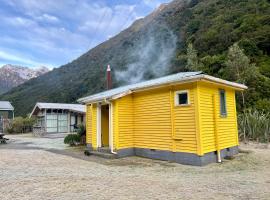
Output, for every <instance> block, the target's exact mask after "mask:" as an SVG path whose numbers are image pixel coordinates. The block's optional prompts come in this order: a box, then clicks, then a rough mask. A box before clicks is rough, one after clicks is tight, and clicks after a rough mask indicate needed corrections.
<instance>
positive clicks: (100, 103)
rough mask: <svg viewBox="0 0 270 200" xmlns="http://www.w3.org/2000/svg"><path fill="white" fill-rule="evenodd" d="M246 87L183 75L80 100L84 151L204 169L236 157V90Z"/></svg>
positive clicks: (192, 74)
mask: <svg viewBox="0 0 270 200" xmlns="http://www.w3.org/2000/svg"><path fill="white" fill-rule="evenodd" d="M246 88H247V87H246V86H245V85H242V84H238V83H233V82H229V81H226V80H222V79H219V78H215V77H212V76H209V75H205V74H202V73H201V72H185V73H178V74H174V75H170V76H165V77H161V78H158V79H153V80H150V81H145V82H142V83H137V84H132V85H128V86H124V87H119V88H116V89H112V90H108V91H105V92H102V93H98V94H95V95H91V96H88V97H85V98H81V99H79V102H81V103H84V104H86V105H87V114H86V129H87V135H86V140H87V147H88V148H89V150H91V151H97V152H99V151H102V152H104V151H107V153H110V154H113V155H115V157H125V156H134V155H136V156H142V157H147V158H153V159H160V160H168V161H173V162H177V163H182V164H190V165H199V166H201V165H205V164H208V163H211V162H216V161H219V162H220V161H221V159H222V158H224V157H225V156H230V155H234V154H237V153H238V144H239V142H238V129H237V114H236V102H235V92H236V91H242V90H244V89H246Z"/></svg>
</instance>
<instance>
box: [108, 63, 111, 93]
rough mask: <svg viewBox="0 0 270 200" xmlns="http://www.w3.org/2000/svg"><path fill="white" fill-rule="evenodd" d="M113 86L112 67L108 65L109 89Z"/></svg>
mask: <svg viewBox="0 0 270 200" xmlns="http://www.w3.org/2000/svg"><path fill="white" fill-rule="evenodd" d="M111 88H112V77H111V67H110V65H108V67H107V89H108V90H110V89H111Z"/></svg>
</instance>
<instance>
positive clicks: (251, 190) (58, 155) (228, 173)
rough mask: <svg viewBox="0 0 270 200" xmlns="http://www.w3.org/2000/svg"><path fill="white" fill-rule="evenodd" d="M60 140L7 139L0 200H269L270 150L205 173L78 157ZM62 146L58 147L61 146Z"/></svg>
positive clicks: (255, 150)
mask: <svg viewBox="0 0 270 200" xmlns="http://www.w3.org/2000/svg"><path fill="white" fill-rule="evenodd" d="M61 141H63V139H61V138H56V139H50V138H33V137H31V136H30V135H23V136H22V135H20V136H18V135H17V136H11V142H10V144H7V145H1V146H0V199H1V200H5V199H9V200H11V199H12V200H13V199H20V200H22V199H23V200H24V199H25V200H26V199H27V200H31V199H33V200H34V199H35V200H36V199H67V200H68V199H72V200H76V199H78V200H84V199H183V200H185V199H188V200H191V199H222V200H223V199H245V200H246V199H270V150H269V149H263V148H262V147H258V145H245V146H242V148H245V149H251V150H252V152H251V153H243V154H239V155H238V156H237V157H236V158H235V159H234V160H230V161H225V162H223V163H222V164H211V165H208V166H205V167H193V166H185V165H180V164H174V163H169V162H164V161H156V160H150V159H143V158H138V157H130V158H124V159H117V160H106V159H102V158H97V157H94V156H90V157H85V156H83V153H82V150H81V149H78V148H75V149H70V148H69V147H67V146H65V145H63V144H62V142H61ZM60 145H62V146H60Z"/></svg>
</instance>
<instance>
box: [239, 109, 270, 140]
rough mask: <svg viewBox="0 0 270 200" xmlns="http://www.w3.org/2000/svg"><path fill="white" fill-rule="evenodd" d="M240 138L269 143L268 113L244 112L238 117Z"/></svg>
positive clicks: (269, 117)
mask: <svg viewBox="0 0 270 200" xmlns="http://www.w3.org/2000/svg"><path fill="white" fill-rule="evenodd" d="M238 128H239V133H240V138H241V139H243V140H244V141H246V140H257V141H260V142H269V139H270V113H265V112H263V111H258V110H245V111H244V112H243V113H241V114H240V115H239V116H238Z"/></svg>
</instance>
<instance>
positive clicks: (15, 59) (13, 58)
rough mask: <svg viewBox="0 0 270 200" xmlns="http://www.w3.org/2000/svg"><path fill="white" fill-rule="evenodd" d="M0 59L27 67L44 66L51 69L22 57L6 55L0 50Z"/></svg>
mask: <svg viewBox="0 0 270 200" xmlns="http://www.w3.org/2000/svg"><path fill="white" fill-rule="evenodd" d="M0 59H2V60H8V61H13V62H15V63H22V64H25V65H28V66H29V65H30V66H44V65H45V66H48V67H52V65H51V64H48V63H41V62H36V61H34V60H31V59H27V58H24V56H20V55H15V54H11V53H7V52H4V51H1V50H0ZM2 63H3V62H2Z"/></svg>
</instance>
